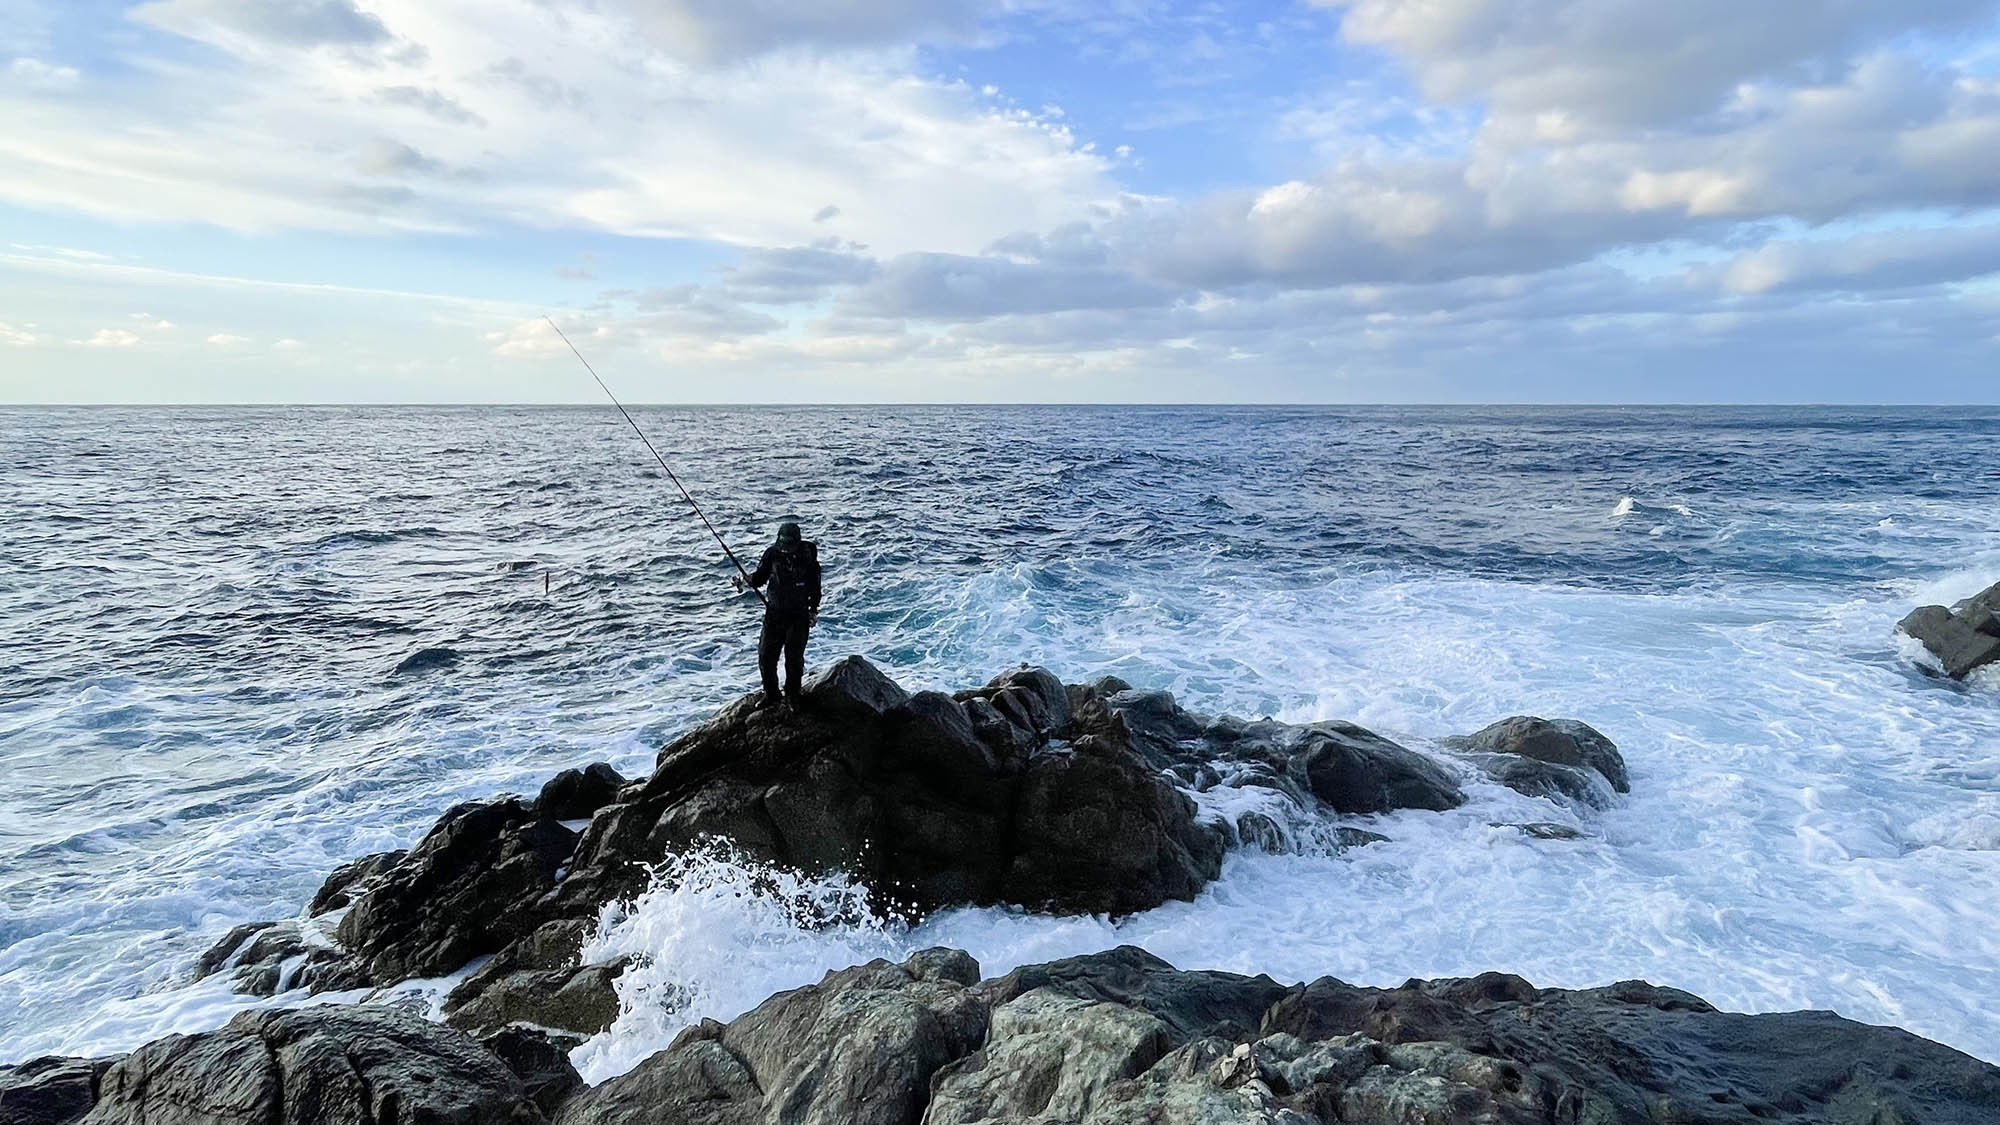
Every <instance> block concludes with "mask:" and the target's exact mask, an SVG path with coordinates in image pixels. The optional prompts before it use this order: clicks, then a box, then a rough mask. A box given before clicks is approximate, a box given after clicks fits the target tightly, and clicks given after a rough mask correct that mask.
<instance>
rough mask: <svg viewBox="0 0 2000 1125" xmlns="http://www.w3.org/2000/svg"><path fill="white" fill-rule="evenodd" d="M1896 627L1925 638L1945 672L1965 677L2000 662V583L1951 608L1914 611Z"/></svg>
mask: <svg viewBox="0 0 2000 1125" xmlns="http://www.w3.org/2000/svg"><path fill="white" fill-rule="evenodd" d="M1896 628H1897V629H1899V630H1901V631H1902V632H1904V633H1906V634H1908V635H1910V636H1912V637H1915V638H1916V639H1917V640H1919V641H1922V642H1923V645H1924V647H1925V648H1926V649H1928V650H1930V654H1931V655H1932V656H1934V657H1936V658H1937V661H1938V664H1939V665H1940V666H1942V667H1943V669H1944V674H1945V675H1947V676H1950V677H1951V678H1952V679H1954V680H1962V679H1964V678H1966V677H1967V676H1969V675H1971V674H1972V673H1973V672H1976V671H1978V670H1979V669H1981V668H1984V667H1986V666H1987V665H1990V664H1994V663H2000V582H1996V583H1994V584H1993V585H1991V586H1988V587H1987V588H1986V589H1984V590H1981V591H1980V592H1979V593H1977V594H1974V595H1973V596H1971V597H1969V598H1967V599H1965V600H1964V601H1962V602H1959V603H1958V604H1957V605H1954V606H1952V607H1951V608H1950V609H1946V608H1945V607H1944V606H1941V605H1927V606H1922V607H1919V608H1917V609H1915V610H1912V611H1911V612H1910V615H1909V616H1908V617H1905V618H1903V620H1902V621H1901V622H1899V623H1897V625H1896Z"/></svg>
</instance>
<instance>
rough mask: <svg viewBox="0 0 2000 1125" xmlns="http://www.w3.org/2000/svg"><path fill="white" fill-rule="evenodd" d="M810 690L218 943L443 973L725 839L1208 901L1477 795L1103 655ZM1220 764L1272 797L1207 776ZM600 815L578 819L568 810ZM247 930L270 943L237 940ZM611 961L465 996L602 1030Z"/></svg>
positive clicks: (257, 983) (1409, 763)
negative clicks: (1111, 662) (1200, 701)
mask: <svg viewBox="0 0 2000 1125" xmlns="http://www.w3.org/2000/svg"><path fill="white" fill-rule="evenodd" d="M804 697H805V702H804V705H803V706H801V707H799V708H796V709H794V708H789V707H786V708H778V707H772V708H763V707H759V706H757V705H756V703H757V700H756V699H755V698H754V697H746V698H744V699H742V700H739V701H738V702H736V703H733V704H731V705H729V706H727V707H724V708H722V709H721V710H719V711H718V712H716V713H715V714H714V715H713V716H712V717H711V718H710V719H709V720H708V721H707V722H705V723H703V724H701V725H700V726H698V727H695V728H694V729H692V730H690V731H688V732H687V733H685V734H683V735H682V736H681V737H679V738H677V739H675V740H674V741H673V742H672V743H670V744H669V745H667V746H666V747H665V748H663V749H662V750H661V752H660V754H659V757H658V759H657V761H656V763H655V767H654V769H653V771H652V773H651V775H650V776H648V777H646V778H643V779H638V780H633V781H627V780H626V779H624V778H622V777H620V776H618V774H617V773H616V772H615V771H613V770H611V769H610V768H609V767H608V766H606V765H603V764H601V763H600V764H597V765H593V766H590V767H588V768H585V769H581V770H565V771H564V772H562V773H561V774H558V775H557V776H556V777H555V778H553V779H552V780H551V781H550V782H549V783H548V784H547V785H545V786H544V787H543V789H542V791H541V793H540V794H539V795H538V796H537V797H536V799H535V800H533V801H531V802H530V801H523V800H521V799H519V798H517V797H512V796H508V797H502V798H499V799H496V800H493V801H485V802H474V803H468V804H465V805H461V806H459V807H457V808H454V809H451V810H450V811H448V812H447V813H445V815H444V816H443V817H442V818H441V819H440V820H439V821H438V823H437V825H436V826H435V827H433V828H432V830H431V831H430V833H429V834H428V835H426V836H425V837H424V839H423V840H422V841H420V842H419V843H418V844H417V845H416V846H415V847H413V848H411V849H410V850H409V851H408V852H407V853H400V852H392V853H384V854H383V855H380V856H372V857H369V858H367V859H365V860H360V861H356V862H355V863H353V864H350V865H348V866H346V867H343V868H342V869H341V870H340V871H338V872H336V873H335V874H334V876H333V877H332V878H330V879H329V880H328V881H327V884H326V886H325V887H323V888H322V890H321V894H320V895H319V896H316V898H315V900H314V907H313V909H314V911H315V912H318V911H321V910H333V909H339V908H340V907H341V905H342V904H343V903H344V904H345V905H346V913H345V915H344V916H342V917H341V918H340V919H339V925H338V929H337V931H336V936H337V938H338V940H339V943H340V945H341V947H342V948H341V949H339V950H329V949H327V948H325V945H326V943H325V942H320V941H308V940H304V939H305V938H306V937H311V936H312V935H311V934H308V933H305V932H303V931H299V930H298V929H297V928H296V927H294V928H293V929H291V930H285V929H279V928H271V929H269V931H268V933H266V932H264V931H257V932H240V933H234V934H232V935H230V937H229V938H228V939H225V941H224V942H222V943H219V944H218V946H217V948H216V950H215V951H212V953H211V957H210V958H209V959H208V960H209V961H211V962H213V964H214V966H216V967H220V966H221V965H222V964H224V963H227V964H228V965H229V967H231V968H233V969H236V970H237V971H239V973H240V974H241V979H242V981H243V983H244V986H245V987H247V988H252V989H255V990H263V989H269V988H276V987H280V986H286V987H289V986H290V985H291V984H293V983H297V982H303V983H306V984H308V985H309V986H311V987H314V988H324V987H342V988H346V987H356V986H358V985H359V984H362V983H367V984H374V985H388V984H392V983H395V982H397V981H400V980H403V979H407V978H409V977H412V976H438V975H443V974H446V973H450V972H452V971H455V970H457V969H458V968H460V967H461V966H463V965H464V964H466V963H467V962H468V961H470V960H471V959H472V958H474V957H478V956H483V955H487V954H502V953H503V951H517V947H518V949H525V948H526V946H525V945H523V943H524V942H525V941H526V939H528V938H529V937H530V935H533V934H535V933H536V932H537V928H538V927H541V926H543V925H544V924H545V923H556V922H562V923H565V924H568V923H587V922H591V921H594V920H595V919H596V918H597V916H598V915H599V913H600V912H601V910H602V909H603V907H604V906H605V905H606V904H607V903H609V902H613V901H618V900H625V899H630V898H633V897H636V896H637V895H639V894H640V893H642V892H644V891H645V890H647V889H648V887H649V885H650V883H651V881H652V880H653V879H654V878H655V874H656V871H658V870H659V869H660V865H661V864H663V863H664V862H665V861H666V860H668V859H669V857H679V856H686V855H691V854H696V853H698V852H702V851H705V850H710V849H714V848H716V847H718V846H719V847H721V848H723V849H724V850H726V851H727V852H728V854H730V855H732V856H733V857H735V858H739V859H742V860H744V861H748V862H754V863H760V864H768V865H773V866H776V867H780V868H785V869H790V870H794V871H799V872H803V873H807V874H823V873H829V872H834V871H839V872H844V873H846V874H848V875H851V876H853V877H855V878H856V879H857V880H858V881H860V882H861V883H863V884H865V885H866V886H867V887H868V888H869V890H870V893H871V895H872V900H871V906H872V908H873V909H874V910H875V911H876V912H877V913H879V914H883V915H889V916H900V917H915V916H919V915H922V914H926V913H929V912H931V911H934V910H938V909H941V908H945V907H950V906H960V905H995V904H1009V905H1015V906H1021V907H1026V908H1028V909H1031V910H1040V911H1055V912H1063V913H1092V914H1110V915H1122V914H1129V913H1133V912H1136V911H1141V910H1147V909H1150V908H1152V907H1155V906H1158V905H1160V904H1161V903H1163V902H1166V901H1169V900H1174V899H1181V900H1188V899H1192V898H1193V897H1194V896H1195V895H1197V894H1199V893H1200V891H1201V889H1202V888H1203V887H1204V886H1205V885H1206V884H1207V883H1208V882H1209V881H1211V880H1213V879H1214V878H1216V877H1217V875H1218V874H1219V873H1220V871H1221V863H1222V855H1223V852H1224V850H1225V849H1226V848H1227V847H1228V846H1230V845H1232V844H1240V843H1248V844H1250V845H1251V846H1257V847H1263V848H1265V849H1266V850H1274V851H1275V850H1286V849H1290V848H1295V847H1301V846H1313V847H1324V848H1328V849H1330V850H1331V849H1337V848H1338V847H1340V846H1342V840H1341V839H1340V838H1338V837H1335V836H1333V835H1332V834H1330V833H1325V832H1317V831H1315V832H1312V833H1308V834H1306V835H1307V836H1309V837H1310V839H1306V837H1302V836H1300V835H1299V833H1298V832H1297V831H1296V829H1295V826H1296V825H1300V824H1311V823H1313V818H1314V817H1315V816H1320V817H1323V816H1324V815H1325V814H1327V813H1334V814H1373V813H1381V812H1387V811H1391V810H1395V809H1407V808H1416V809H1433V810H1442V809H1449V808H1452V807H1455V806H1456V805H1458V804H1459V803H1461V802H1462V801H1463V799H1464V797H1463V794H1462V793H1461V792H1460V791H1459V789H1458V787H1457V785H1456V784H1455V782H1454V781H1453V776H1452V774H1451V773H1449V772H1448V771H1447V770H1445V769H1444V768H1443V767H1442V766H1440V765H1439V764H1438V762H1436V761H1434V760H1433V759H1431V758H1429V757H1426V756H1425V755H1423V754H1419V753H1416V752H1414V751H1412V750H1410V749H1408V748H1406V747H1403V746H1400V745H1398V744H1397V743H1395V742H1393V741H1391V740H1389V739H1387V738H1384V737H1382V736H1380V735H1377V734H1375V733H1373V732H1371V731H1368V730H1364V729H1363V728H1361V727H1358V726H1354V725H1353V724H1350V723H1339V722H1322V723H1312V724H1307V725H1302V726H1301V725H1292V724H1286V723H1280V722H1276V721H1273V720H1270V719H1264V720H1256V721H1246V720H1242V719H1237V718H1233V717H1230V716H1222V717H1220V718H1214V719H1210V718H1207V717H1204V716H1201V715H1197V714H1194V713H1192V712H1189V711H1187V710H1186V709H1184V708H1182V707H1181V706H1180V705H1179V704H1178V703H1177V702H1176V701H1175V699H1174V697H1173V695H1172V694H1171V693H1169V692H1165V691H1139V690H1134V689H1133V688H1132V687H1131V686H1130V685H1128V684H1126V683H1125V682H1123V681H1121V680H1116V679H1111V678H1106V679H1102V680H1099V681H1096V682H1095V683H1092V684H1087V685H1077V684H1071V685H1065V684H1063V683H1062V682H1061V680H1059V679H1058V678H1057V677H1056V676H1055V675H1053V674H1052V673H1050V672H1048V671H1046V670H1044V669H1040V668H1031V667H1022V668H1017V669H1014V670H1012V671H1009V672H1005V673H1003V674H1001V675H999V676H996V677H994V678H993V679H992V680H991V681H989V682H988V683H987V684H985V685H984V686H982V687H979V688H974V689H972V690H969V691H963V692H960V693H958V694H957V695H956V696H951V695H946V694H943V693H941V692H935V691H925V692H918V693H916V694H911V693H910V692H907V691H905V690H904V689H903V688H902V687H901V686H899V685H897V684H896V683H895V682H894V681H893V680H891V679H890V678H889V677H888V676H886V675H884V674H883V673H882V672H881V671H880V670H878V669H876V668H875V667H873V666H872V665H870V664H869V663H868V662H867V661H865V660H863V659H861V658H860V657H848V658H846V659H844V660H841V661H838V662H836V663H834V664H833V665H831V666H830V667H828V668H826V669H824V670H822V671H821V672H819V673H818V674H816V675H815V676H813V677H812V678H811V679H810V680H809V681H808V683H807V684H806V686H805V691H804ZM1523 721H1524V722H1535V723H1540V720H1523ZM1543 726H1546V727H1550V728H1552V729H1554V730H1555V731H1556V732H1557V735H1559V736H1560V738H1557V737H1556V736H1549V737H1542V736H1540V735H1537V736H1535V737H1536V738H1541V741H1540V742H1537V741H1535V738H1527V737H1526V736H1523V737H1522V738H1515V739H1514V742H1520V743H1522V745H1524V746H1526V747H1527V748H1528V749H1529V750H1535V747H1539V746H1541V745H1542V743H1543V742H1551V741H1552V740H1553V741H1555V742H1560V743H1561V746H1559V747H1558V749H1557V750H1553V751H1541V750H1535V752H1538V753H1545V756H1549V755H1559V754H1560V753H1568V754H1570V755H1571V756H1574V757H1579V758H1588V759H1589V760H1590V761H1591V762H1592V763H1593V765H1592V767H1591V768H1597V769H1614V767H1615V772H1616V773H1617V776H1618V777H1619V778H1620V779H1622V776H1623V775H1622V763H1617V760H1616V751H1615V749H1612V748H1610V746H1609V743H1608V741H1605V740H1603V739H1602V738H1601V736H1597V735H1596V734H1595V732H1594V731H1590V729H1589V728H1588V727H1584V726H1582V724H1568V725H1567V726H1565V725H1563V724H1543ZM1485 733H1486V732H1482V736H1483V735H1484V734H1485ZM1476 737H1477V736H1476ZM1591 738H1595V739H1596V742H1591V741H1590V739H1591ZM1524 739H1525V741H1524ZM1564 740H1566V741H1564ZM1598 743H1601V744H1602V745H1601V747H1600V746H1599V745H1598ZM1509 744H1510V745H1511V744H1513V743H1509ZM1563 747H1567V748H1568V749H1566V750H1564V749H1563ZM1607 755H1608V756H1607ZM1509 760H1510V761H1520V762H1530V761H1531V759H1528V758H1526V757H1523V756H1522V754H1521V753H1512V754H1510V757H1509ZM1534 765H1535V767H1536V768H1539V769H1541V770H1542V771H1543V773H1545V774H1548V775H1549V778H1552V779H1553V780H1549V781H1547V784H1550V785H1556V784H1558V783H1564V782H1567V781H1573V780H1574V779H1573V778H1572V777H1571V776H1570V775H1568V774H1565V773H1563V772H1562V770H1564V769H1571V768H1573V767H1566V766H1560V765H1558V764H1553V763H1549V764H1543V763H1540V762H1539V760H1534ZM1523 768H1526V767H1523ZM1574 768H1581V767H1574ZM1524 784H1525V783H1524ZM1219 788H1223V789H1227V788H1237V789H1264V790H1269V791H1271V793H1272V794H1275V795H1276V796H1275V797H1270V798H1266V797H1265V796H1263V795H1257V796H1255V797H1254V798H1253V799H1250V800H1247V801H1236V800H1235V799H1234V798H1230V797H1224V798H1222V799H1221V800H1220V801H1216V802H1209V803H1205V804H1204V805H1197V804H1196V802H1195V801H1194V800H1193V799H1192V797H1191V796H1190V794H1191V793H1201V794H1211V793H1214V792H1215V791H1216V790H1217V789H1219ZM1571 788H1573V789H1574V788H1575V786H1571ZM1205 801H1206V798H1205ZM1287 806H1289V807H1287ZM1204 808H1209V809H1216V810H1220V809H1229V810H1232V811H1231V812H1230V814H1229V815H1230V816H1232V817H1233V818H1234V819H1233V820H1224V819H1223V815H1224V814H1223V813H1222V812H1220V811H1210V812H1204V811H1203V809H1204ZM1251 808H1254V809H1256V811H1254V812H1251V811H1246V810H1248V809H1251ZM1293 814H1296V815H1293ZM586 818H587V823H586V824H585V825H584V827H583V831H582V832H581V834H580V835H579V834H577V833H573V832H572V831H571V830H570V827H568V826H573V825H577V824H578V823H579V822H583V821H586ZM1288 826H1294V827H1288ZM1351 831H1359V830H1358V829H1356V830H1351ZM1295 837H1297V838H1295ZM1302 839H1304V840H1305V842H1304V843H1301V840H1302ZM668 871H669V872H670V871H671V866H669V868H668ZM667 877H671V875H670V874H669V875H668V876H667ZM259 934H262V935H263V936H261V937H260V936H258V935H259ZM288 942H289V944H287V943H288ZM253 943H254V949H255V952H256V956H254V957H250V956H246V955H245V954H244V953H243V952H241V951H242V950H245V949H248V948H253ZM615 971H616V970H615V968H613V967H608V966H600V967H589V966H580V965H577V964H576V963H574V961H573V960H571V961H564V962H562V963H560V964H555V963H551V964H539V963H538V964H527V963H523V962H520V961H519V960H518V958H516V957H515V956H514V955H513V954H512V953H505V954H504V955H502V956H499V957H496V958H495V960H494V961H493V962H492V963H491V964H489V965H487V966H486V967H484V968H483V969H482V970H481V971H480V972H479V973H477V974H475V976H474V977H473V978H472V979H471V980H469V981H468V982H467V983H466V985H464V986H461V987H460V988H459V989H458V990H457V991H456V992H455V993H454V997H453V1001H452V1008H453V1011H454V1013H456V1015H455V1017H454V1018H457V1019H459V1020H460V1021H461V1022H463V1023H464V1024H465V1026H468V1027H474V1028H479V1029H485V1030H490V1029H493V1028H496V1027H499V1026H503V1025H504V1024H506V1023H510V1022H518V1021H528V1022H533V1023H538V1024H542V1025H545V1026H553V1027H562V1028H565V1029H568V1030H573V1031H578V1032H589V1031H594V1030H596V1029H597V1028H598V1027H600V1026H601V1024H602V1021H603V1020H605V1019H606V1018H608V1016H607V1013H610V1014H615V1009H614V1008H612V1007H611V1004H610V1000H609V999H608V998H609V997H610V996H611V987H610V981H611V978H612V976H614V975H615Z"/></svg>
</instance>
